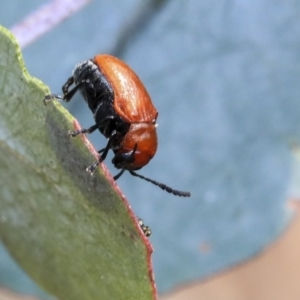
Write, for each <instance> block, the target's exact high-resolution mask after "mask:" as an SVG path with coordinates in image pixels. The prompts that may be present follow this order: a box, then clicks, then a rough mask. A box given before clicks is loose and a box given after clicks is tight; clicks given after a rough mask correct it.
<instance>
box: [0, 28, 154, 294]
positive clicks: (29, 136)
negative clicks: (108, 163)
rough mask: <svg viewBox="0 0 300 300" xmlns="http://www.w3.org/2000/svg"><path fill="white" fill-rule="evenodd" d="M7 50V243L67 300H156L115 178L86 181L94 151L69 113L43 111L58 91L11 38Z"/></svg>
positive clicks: (141, 243) (3, 69)
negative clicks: (35, 72)
mask: <svg viewBox="0 0 300 300" xmlns="http://www.w3.org/2000/svg"><path fill="white" fill-rule="evenodd" d="M0 49H1V52H2V53H1V55H0V89H1V101H0V125H1V130H0V137H1V139H0V152H1V154H0V169H1V172H0V182H1V191H0V197H1V201H0V237H1V239H2V241H3V243H4V244H5V246H6V247H7V248H8V249H9V251H10V253H11V254H12V255H13V257H14V258H15V259H16V260H17V261H18V262H19V263H20V265H21V266H22V267H23V268H24V269H25V270H26V272H28V273H29V274H30V276H31V277H32V278H33V279H34V280H35V281H36V282H37V283H38V284H39V285H40V286H41V287H43V288H44V289H45V290H46V291H48V292H49V293H51V294H52V295H54V296H56V297H57V298H59V299H72V300H76V299H80V300H84V299H88V300H90V299H130V300H132V299H139V300H140V299H153V298H154V297H155V296H154V293H155V288H154V286H153V285H152V274H151V271H150V270H149V268H151V263H150V254H151V251H152V250H151V246H150V244H149V243H148V242H147V240H146V238H145V237H144V236H143V235H142V232H141V230H140V229H138V224H137V221H136V218H135V216H134V215H133V213H132V211H131V210H130V207H129V205H128V203H127V202H126V200H125V198H124V196H123V195H122V194H121V192H120V191H119V190H118V188H117V187H116V186H115V184H114V181H113V180H112V179H111V177H110V175H109V174H108V173H107V171H106V170H105V169H100V168H98V170H97V171H96V172H95V174H94V176H93V177H92V176H90V175H89V174H88V173H87V172H85V168H86V167H87V166H88V165H90V164H91V163H92V162H93V161H94V160H95V156H93V155H92V154H91V152H93V151H94V150H93V148H92V146H91V145H90V144H89V142H88V141H87V140H86V139H85V138H84V137H82V138H80V137H77V138H69V137H68V134H67V131H68V130H69V129H73V128H74V127H76V126H77V127H78V124H77V123H76V121H75V120H74V119H73V117H72V116H71V115H70V114H69V113H68V112H67V111H66V110H65V109H64V108H63V107H62V106H61V105H60V104H59V103H57V102H56V101H54V102H53V103H50V104H49V105H48V106H47V107H46V106H44V105H43V101H42V100H43V98H44V96H45V95H46V94H47V93H49V90H48V89H47V87H45V86H44V85H43V84H42V83H41V82H40V81H38V80H37V79H35V78H33V77H31V76H30V75H29V74H28V73H27V71H26V69H25V67H24V64H23V61H22V57H21V54H20V50H19V47H18V45H17V43H16V41H15V40H14V38H13V37H12V35H11V34H10V33H9V32H8V31H7V30H5V29H3V28H2V29H1V34H0ZM94 152H95V151H94ZM94 154H95V153H94ZM105 173H106V174H105Z"/></svg>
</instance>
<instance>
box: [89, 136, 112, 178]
mask: <svg viewBox="0 0 300 300" xmlns="http://www.w3.org/2000/svg"><path fill="white" fill-rule="evenodd" d="M116 133H117V131H116V130H114V131H113V132H112V133H111V135H110V137H109V139H108V142H107V145H106V147H105V148H104V149H101V150H100V151H99V152H101V153H102V154H101V155H100V157H99V159H98V160H97V161H95V162H94V163H93V164H92V165H91V166H89V167H87V168H86V171H87V172H89V173H91V175H92V174H93V173H94V171H95V169H96V168H97V167H98V166H99V164H100V163H102V162H103V161H104V159H105V158H106V156H107V153H108V151H109V149H110V148H111V143H112V141H113V139H114V137H115V135H116Z"/></svg>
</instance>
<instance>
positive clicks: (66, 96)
mask: <svg viewBox="0 0 300 300" xmlns="http://www.w3.org/2000/svg"><path fill="white" fill-rule="evenodd" d="M84 82H85V81H84V80H82V81H81V82H79V83H78V84H76V85H75V86H74V87H73V88H72V89H71V90H69V88H70V86H71V85H72V84H73V83H74V77H73V76H71V77H70V78H69V79H68V80H67V82H66V83H65V84H64V85H63V87H62V91H63V96H60V95H56V94H50V95H46V96H45V98H44V104H45V105H46V104H47V102H50V101H51V100H53V99H58V100H62V101H65V102H69V101H70V100H71V99H72V98H73V96H74V95H75V93H76V92H77V91H78V89H79V88H80V87H81V85H82V84H83V83H84Z"/></svg>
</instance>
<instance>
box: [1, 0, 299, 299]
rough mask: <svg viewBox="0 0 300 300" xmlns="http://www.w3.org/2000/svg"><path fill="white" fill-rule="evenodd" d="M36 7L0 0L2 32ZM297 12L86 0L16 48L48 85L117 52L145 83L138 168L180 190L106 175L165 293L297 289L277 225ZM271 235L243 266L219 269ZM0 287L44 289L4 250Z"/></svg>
mask: <svg viewBox="0 0 300 300" xmlns="http://www.w3.org/2000/svg"><path fill="white" fill-rule="evenodd" d="M54 2H58V1H54ZM60 2H61V3H62V2H64V1H60ZM45 3H48V1H41V0H39V1H37V0H31V1H27V2H24V1H17V0H10V1H3V2H2V3H1V5H2V8H3V9H1V10H0V23H1V25H3V26H5V27H8V28H13V26H15V25H16V24H18V23H19V22H21V21H22V20H23V19H24V18H26V17H27V16H28V14H30V13H32V12H33V11H35V10H37V9H39V8H40V6H41V5H43V4H45ZM4 8H5V9H4ZM58 9H59V6H58ZM55 13H56V11H53V14H55ZM299 16H300V4H299V3H298V2H297V1H276V0H273V1H270V0H266V1H258V0H252V1H248V2H245V1H232V0H227V1H215V0H212V1H209V2H203V1H196V0H187V1H178V0H177V1H176V0H175V1H164V0H153V1H149V0H147V1H146V0H127V1H121V0H112V1H104V0H95V1H91V2H90V3H89V4H88V5H86V6H85V7H84V8H82V9H81V10H80V11H79V12H78V13H76V14H74V15H73V16H72V17H70V18H68V19H66V20H65V21H64V22H63V23H61V24H59V25H58V26H57V27H55V28H53V29H52V30H51V31H50V32H48V33H46V34H44V35H43V36H42V37H40V38H39V39H37V40H35V41H34V42H32V43H31V44H30V45H28V46H26V47H25V48H24V49H23V55H24V60H25V64H26V67H27V68H28V71H29V72H30V74H31V75H32V76H35V77H37V78H39V79H41V80H42V81H43V82H44V83H45V84H47V85H49V87H50V89H51V91H52V92H53V93H60V92H61V86H62V85H63V84H64V82H65V81H66V79H67V78H68V77H69V76H70V75H71V72H72V70H73V68H74V66H75V64H76V63H78V62H80V61H82V60H86V59H88V58H91V57H93V56H94V55H95V54H98V53H110V54H113V55H116V56H118V57H119V58H121V59H123V60H124V61H125V62H126V63H128V64H129V65H130V66H131V67H132V68H133V69H134V70H135V72H136V73H137V74H138V75H139V76H140V78H141V79H142V81H143V82H144V84H145V86H146V87H147V89H148V91H149V93H150V95H151V97H152V100H153V103H154V105H155V106H156V108H157V110H158V111H159V117H158V124H159V126H158V135H159V148H158V152H157V154H156V156H155V157H154V158H153V160H152V161H151V163H150V164H149V165H147V166H146V167H145V168H143V169H142V170H141V171H140V173H141V174H143V175H145V176H147V177H150V178H153V179H155V180H158V181H161V182H163V183H166V184H168V185H170V186H172V187H174V188H175V189H179V190H186V191H190V192H191V194H192V197H191V198H187V199H183V198H178V197H174V196H172V195H170V194H168V193H165V192H163V191H161V190H160V189H158V188H156V187H155V186H153V185H151V184H149V183H147V182H145V181H142V180H140V179H137V178H134V177H132V176H130V175H129V174H124V176H122V177H121V178H120V179H119V180H118V184H119V185H120V187H121V189H122V191H123V192H124V194H125V195H126V197H127V199H128V201H129V202H130V203H131V205H132V207H133V210H134V212H135V213H136V214H137V215H138V216H139V217H141V218H143V220H144V222H145V224H146V225H148V226H150V227H151V229H152V232H153V235H152V236H151V238H150V240H151V243H152V245H153V247H154V253H153V256H152V258H153V265H154V273H155V278H156V282H157V286H158V290H159V292H160V293H161V294H165V293H167V295H166V296H165V297H166V298H165V299H200V297H201V299H208V300H212V299H245V300H246V299H282V297H281V296H280V297H281V298H279V295H281V294H280V292H279V291H278V289H279V287H282V290H281V291H282V293H283V295H287V293H288V292H287V291H289V293H290V294H289V295H290V296H289V297H286V299H299V297H300V290H299V288H298V287H297V280H296V279H297V275H298V276H299V275H300V261H299V257H298V253H300V252H297V251H295V249H298V248H299V238H298V232H299V230H297V229H298V228H299V226H300V225H299V224H298V223H297V222H298V220H297V219H295V221H294V223H292V224H293V225H292V226H291V227H289V229H288V231H287V226H288V225H289V224H291V223H290V221H291V220H292V217H293V216H297V207H298V202H297V197H298V195H299V186H300V185H299V178H300V177H299V166H298V163H299V162H298V157H297V155H298V154H299V151H298V150H299V149H298V148H299V137H300V103H299V96H300V87H299V84H298V78H299V75H300V65H299V61H300V54H299V53H300V35H299V32H300V18H299ZM67 108H68V109H69V110H70V111H71V113H72V114H74V116H75V117H76V118H77V119H78V120H79V121H80V123H81V125H82V127H88V126H90V125H92V124H93V119H92V115H91V112H90V111H89V110H88V108H87V107H86V105H85V103H84V102H83V100H82V99H81V97H80V96H77V97H76V98H75V99H74V101H72V102H70V103H69V104H68V105H67ZM89 138H90V140H91V141H92V142H93V144H94V146H95V148H96V149H101V148H102V147H103V145H104V144H105V139H104V138H103V137H102V136H101V135H100V134H98V133H94V134H92V135H90V136H89ZM111 158H112V157H111V156H110V157H109V158H108V159H107V160H106V164H107V165H108V166H109V168H110V170H111V172H112V174H115V173H117V170H115V169H114V168H113V166H112V165H111V164H110V160H111ZM292 199H293V200H294V201H293V202H292V204H293V205H288V204H291V202H290V201H289V200H292ZM297 226H298V227H297ZM285 232H287V233H286V236H282V237H281V238H280V240H279V241H278V242H277V241H276V240H277V238H278V237H280V236H281V235H282V234H283V233H285ZM297 238H298V239H297ZM275 241H276V246H273V247H271V248H270V249H269V250H265V251H264V252H263V253H264V254H261V255H260V256H259V257H258V258H255V263H256V264H255V265H252V266H251V267H249V266H248V265H247V266H245V267H247V268H248V269H242V266H239V267H238V268H234V270H233V271H232V272H231V273H230V274H227V273H224V271H225V270H229V269H230V267H233V266H236V265H240V264H241V263H242V262H245V261H246V260H248V259H249V258H253V257H254V256H255V255H256V254H258V253H261V252H262V251H263V250H264V249H265V248H266V247H268V246H269V245H270V244H273V243H275ZM297 247H298V248H297ZM276 249H277V250H276ZM278 249H279V250H278ZM292 250H294V252H291V251H292ZM299 250H300V249H299ZM268 251H273V252H274V253H273V252H272V253H273V254H272V255H273V256H272V257H273V258H272V259H271V258H268V257H270V256H266V255H267V253H268ZM276 251H277V252H276ZM270 255H271V254H270ZM266 257H267V258H266ZM285 259H286V260H285ZM259 260H261V261H259ZM276 274H280V275H282V277H276ZM260 275H261V276H262V277H260ZM274 276H275V277H274ZM293 279H294V280H293ZM203 280H205V282H204V283H202V282H203ZM268 280H270V281H268ZM272 280H274V281H272ZM198 282H201V283H200V284H199V286H197V283H198ZM0 285H3V286H5V287H7V288H10V289H13V290H15V291H18V292H20V293H24V294H31V295H35V296H37V297H39V298H40V299H51V297H49V296H47V295H45V294H44V293H43V292H42V291H41V290H39V288H38V287H37V286H35V284H34V283H33V282H32V281H31V280H30V279H29V278H28V277H26V275H25V273H24V272H23V271H21V270H20V269H19V267H18V266H17V265H16V264H15V263H14V262H13V260H12V259H11V258H10V256H9V254H8V253H7V252H6V250H5V248H4V247H3V246H0ZM275 287H276V288H275ZM198 288H199V289H198ZM226 289H227V292H226ZM284 289H285V290H284ZM182 290H191V293H192V294H190V295H189V296H188V297H189V298H187V296H186V294H185V295H183V296H182V294H180V293H183V291H182ZM221 290H222V291H223V292H222V296H220V291H221ZM217 292H218V293H219V294H218V293H217ZM269 292H270V293H271V292H273V293H274V294H268V293H269ZM175 297H182V298H175ZM226 297H227V298H226ZM276 297H277V298H276ZM293 297H294V298H293Z"/></svg>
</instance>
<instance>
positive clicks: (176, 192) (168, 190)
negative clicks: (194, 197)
mask: <svg viewBox="0 0 300 300" xmlns="http://www.w3.org/2000/svg"><path fill="white" fill-rule="evenodd" d="M129 172H130V174H131V175H133V176H136V177H139V178H141V179H144V180H146V181H148V182H151V183H153V184H154V185H156V186H158V187H160V188H161V189H162V190H164V191H167V192H168V193H171V194H173V195H175V196H180V197H190V196H191V193H190V192H182V191H177V190H174V189H172V188H171V187H169V186H167V185H165V184H163V183H161V182H158V181H155V180H153V179H150V178H148V177H145V176H143V175H140V174H138V173H135V172H134V171H129Z"/></svg>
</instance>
